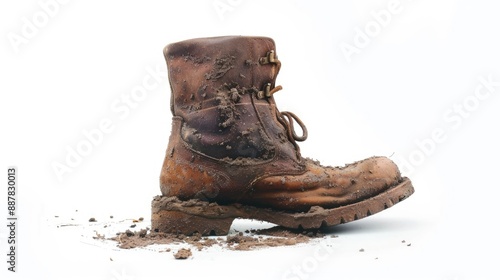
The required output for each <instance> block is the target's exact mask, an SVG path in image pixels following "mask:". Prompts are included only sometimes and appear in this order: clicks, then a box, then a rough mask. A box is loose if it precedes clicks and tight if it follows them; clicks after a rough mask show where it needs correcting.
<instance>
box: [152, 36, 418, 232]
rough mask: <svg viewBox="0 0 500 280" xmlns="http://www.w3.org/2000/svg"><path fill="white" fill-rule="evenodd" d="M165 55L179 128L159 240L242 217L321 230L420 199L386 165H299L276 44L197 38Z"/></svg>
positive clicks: (165, 177) (156, 223) (159, 200)
mask: <svg viewBox="0 0 500 280" xmlns="http://www.w3.org/2000/svg"><path fill="white" fill-rule="evenodd" d="M164 55H165V58H166V60H167V67H168V75H169V81H170V86H171V90H172V96H171V111H172V114H173V121H172V132H171V136H170V139H169V143H168V147H167V151H166V156H165V160H164V164H163V168H162V171H161V176H160V187H161V192H162V196H157V197H155V198H154V200H153V202H152V228H153V230H154V231H160V232H175V233H183V234H193V233H195V232H198V233H200V234H203V235H208V234H216V235H222V234H227V233H228V231H229V228H230V226H231V223H232V221H233V220H234V219H235V218H249V219H257V220H264V221H268V222H271V223H274V224H278V225H281V226H284V227H288V228H302V229H316V228H320V227H324V226H332V225H337V224H342V223H347V222H350V221H354V220H358V219H361V218H364V217H366V216H369V215H372V214H374V213H377V212H380V211H382V210H384V209H386V208H388V207H391V206H392V205H394V204H396V203H398V202H400V201H402V200H403V199H405V198H407V197H408V196H410V195H411V194H412V193H413V187H412V185H411V182H410V180H409V179H408V178H404V177H401V175H400V172H399V170H398V168H397V166H396V165H395V164H394V163H393V162H392V161H391V160H389V159H387V158H385V157H372V158H368V159H365V160H363V161H359V162H355V163H352V164H349V165H346V166H344V167H336V168H334V167H325V166H321V165H320V164H319V163H318V162H316V161H313V160H310V159H307V158H303V157H302V156H301V154H300V151H299V146H298V145H297V141H304V140H305V139H306V138H307V130H306V127H305V125H304V124H303V123H302V122H301V121H300V119H299V118H298V117H297V116H296V115H294V114H293V113H291V112H280V111H279V110H278V108H277V107H276V103H275V100H274V98H273V95H274V94H276V92H277V91H279V90H280V89H281V86H276V85H275V80H276V76H277V74H278V72H279V70H280V66H281V63H280V61H279V60H278V57H277V55H276V50H275V45H274V41H273V40H272V39H270V38H265V37H240V36H236V37H216V38H201V39H192V40H187V41H182V42H178V43H174V44H170V45H168V46H167V47H166V48H165V49H164ZM309 94H313V93H309ZM297 125H298V126H300V128H301V129H300V130H301V131H302V133H299V134H302V135H297V133H296V131H295V127H296V126H297Z"/></svg>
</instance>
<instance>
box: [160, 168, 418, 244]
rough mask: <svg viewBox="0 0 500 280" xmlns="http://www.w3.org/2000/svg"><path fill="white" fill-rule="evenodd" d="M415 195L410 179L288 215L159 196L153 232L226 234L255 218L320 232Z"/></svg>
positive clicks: (256, 208) (268, 209)
mask: <svg viewBox="0 0 500 280" xmlns="http://www.w3.org/2000/svg"><path fill="white" fill-rule="evenodd" d="M413 193H414V188H413V186H412V184H411V181H410V180H409V179H408V178H403V180H402V181H401V183H399V184H398V185H396V186H393V187H391V188H389V189H387V190H386V191H384V192H382V193H380V194H378V195H376V196H374V197H371V198H368V199H365V200H362V201H359V202H356V203H353V204H349V205H345V206H341V207H337V208H331V209H324V208H322V207H319V206H313V207H311V209H310V210H309V211H308V212H296V213H293V212H286V211H281V210H273V209H270V208H259V207H254V206H248V205H242V204H237V203H235V204H230V205H218V204H217V203H209V202H205V201H200V200H195V199H192V200H188V201H181V200H179V199H178V198H177V197H165V196H156V197H155V198H154V199H153V201H152V217H151V226H152V230H153V231H156V232H165V233H177V234H185V235H192V234H195V233H199V234H201V235H226V234H227V233H228V232H229V228H230V227H231V224H232V222H233V220H234V219H236V218H244V219H255V220H261V221H266V222H270V223H273V224H277V225H280V226H283V227H287V228H292V229H300V228H301V229H305V230H309V229H318V228H322V227H330V226H335V225H339V224H344V223H348V222H352V221H355V220H359V219H362V218H365V217H368V216H370V215H373V214H375V213H378V212H380V211H383V210H385V209H387V208H389V207H391V206H393V205H394V204H397V203H398V202H401V201H403V200H404V199H406V198H408V197H409V196H411V195H412V194H413Z"/></svg>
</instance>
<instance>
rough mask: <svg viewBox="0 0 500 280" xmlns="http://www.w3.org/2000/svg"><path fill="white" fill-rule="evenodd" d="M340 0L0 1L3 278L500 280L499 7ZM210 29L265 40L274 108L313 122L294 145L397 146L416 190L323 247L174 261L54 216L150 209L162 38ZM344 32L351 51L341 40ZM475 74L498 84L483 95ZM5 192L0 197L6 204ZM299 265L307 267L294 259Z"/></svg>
mask: <svg viewBox="0 0 500 280" xmlns="http://www.w3.org/2000/svg"><path fill="white" fill-rule="evenodd" d="M333 2H334V1H329V2H327V1H302V0H300V1H299V0H295V1H269V0H268V1H249V0H206V1H140V2H139V1H76V0H75V1H71V0H70V1H66V2H64V3H63V1H62V0H61V1H60V2H54V0H53V1H49V0H40V1H31V0H30V1H15V2H14V1H9V2H8V3H7V1H3V2H2V4H0V21H1V25H0V28H1V30H0V33H1V34H2V37H1V38H2V39H1V40H0V56H1V57H0V71H1V73H0V74H1V77H2V80H1V83H0V88H1V97H2V98H1V102H0V116H1V117H0V129H1V131H2V132H1V138H0V167H1V168H2V169H3V171H1V172H3V173H4V174H5V175H2V178H4V179H2V182H3V183H2V184H4V185H6V184H5V182H6V173H7V167H8V166H11V165H15V166H17V167H18V175H19V182H18V183H19V187H18V200H19V203H18V212H17V215H18V217H19V223H20V225H19V227H18V239H19V240H18V241H19V249H18V256H19V262H18V273H16V274H14V273H10V272H7V264H6V262H4V259H6V256H5V254H6V252H7V247H6V245H7V243H6V241H5V237H6V236H7V230H6V229H7V228H6V226H0V233H1V237H2V238H1V245H0V249H1V255H2V256H4V257H0V260H1V262H0V263H2V265H0V271H1V274H2V275H4V274H5V275H6V276H7V277H8V278H7V279H110V280H111V279H149V278H150V277H152V276H156V277H159V278H163V279H173V278H177V277H181V276H182V275H183V276H184V277H187V278H188V279H194V278H193V277H204V278H206V279H229V278H231V279H259V278H260V279H444V280H451V279H454V280H456V279H498V277H499V275H500V273H499V272H498V269H497V266H498V256H497V255H498V252H499V249H500V246H499V243H498V236H499V233H500V232H499V230H498V217H497V216H496V214H497V213H498V209H497V208H496V206H498V202H497V201H498V195H499V194H500V193H499V191H498V188H499V187H500V186H499V183H498V180H496V179H495V175H496V174H498V173H497V172H498V161H497V158H498V157H499V156H500V150H499V148H498V143H500V137H499V134H498V120H499V117H500V114H499V110H498V108H499V105H500V96H499V95H500V85H499V84H498V82H496V81H500V68H499V67H500V64H499V63H500V51H499V50H500V39H499V38H500V37H499V35H500V34H499V27H500V17H499V16H498V11H499V8H500V6H499V5H498V4H496V3H495V2H494V1H450V0H445V1H431V0H420V1H417V0H415V1H409V0H400V1H387V0H381V1H356V2H355V3H352V2H347V1H335V2H342V3H333ZM44 3H52V4H51V5H44ZM54 3H55V5H54ZM381 11H382V12H381ZM387 13H389V14H390V17H387ZM382 15H385V17H384V16H382ZM377 18H378V21H377ZM360 33H363V34H364V35H360ZM220 35H259V36H269V37H272V38H274V39H275V41H276V44H277V54H278V56H279V58H280V60H281V61H282V63H283V64H282V70H281V73H280V75H279V77H278V81H277V84H280V85H282V86H283V87H284V89H283V90H282V91H280V92H278V93H277V95H276V100H277V103H278V106H279V109H280V110H282V111H285V110H289V111H292V112H294V113H296V114H297V115H298V116H300V117H301V118H302V120H303V121H304V122H305V123H306V125H307V127H308V129H309V134H310V137H309V139H308V140H307V141H306V142H304V143H302V144H301V151H302V153H303V155H304V156H308V157H312V158H315V159H319V160H321V162H322V163H324V164H328V165H343V164H344V163H348V162H352V161H356V160H359V159H362V158H366V157H369V156H372V155H385V156H392V157H391V158H392V159H394V160H395V161H396V162H398V163H399V164H400V166H401V169H402V171H403V173H404V175H406V176H408V177H410V178H411V179H412V181H413V184H414V186H415V189H416V193H415V194H414V195H413V196H412V197H411V198H410V199H408V200H407V201H404V202H402V203H401V204H398V205H397V206H395V207H394V208H391V209H389V210H387V211H385V212H383V213H380V214H377V215H375V216H373V217H370V218H368V219H365V220H361V221H357V222H354V223H351V224H346V225H342V226H339V227H337V228H336V229H333V230H332V234H337V235H339V237H338V238H336V239H332V241H331V242H332V243H331V244H332V247H331V248H333V250H332V251H329V252H328V254H327V255H326V257H324V258H323V256H324V255H321V256H322V258H321V259H318V255H317V254H315V252H316V253H317V252H318V250H319V249H318V248H320V249H321V248H323V247H321V246H322V245H321V244H322V243H321V242H319V243H318V242H316V243H314V242H313V243H311V244H309V245H301V246H295V247H287V248H270V249H262V250H257V251H251V252H232V251H227V250H212V251H210V250H209V251H206V252H196V253H197V254H195V256H194V258H192V259H190V260H186V261H183V262H179V261H175V260H174V259H173V258H172V256H171V254H170V253H163V254H161V253H157V252H149V251H147V250H142V251H141V250H135V251H125V252H122V251H117V250H116V249H114V248H113V247H110V246H107V247H106V246H103V247H99V246H98V245H95V244H94V245H88V244H86V243H85V242H82V239H81V236H80V233H79V231H78V230H73V231H71V230H62V229H61V230H55V229H54V226H53V225H52V224H51V221H52V220H54V216H55V215H58V216H60V217H66V218H75V219H80V220H79V222H85V221H86V220H88V218H89V217H96V218H97V219H98V220H103V219H105V218H107V217H109V215H115V216H117V217H123V218H124V219H125V218H137V217H139V216H144V217H146V218H149V211H150V209H149V206H150V201H151V198H152V197H153V196H154V195H157V194H159V186H158V177H159V173H160V169H161V164H162V161H163V156H164V151H165V149H166V146H167V141H168V136H169V133H170V118H171V114H170V111H169V97H170V89H169V86H168V82H167V79H166V66H165V63H164V58H163V55H162V48H163V47H164V46H165V45H166V44H168V43H171V42H175V41H179V40H184V39H189V38H196V37H209V36H220ZM347 45H349V46H351V50H353V49H354V48H355V50H356V51H355V53H351V54H350V55H349V54H346V53H345V52H344V51H343V48H344V49H345V48H346V46H347ZM152 72H153V73H156V74H157V75H160V76H162V75H163V78H161V79H156V80H155V79H150V80H149V82H150V85H152V86H151V87H150V89H149V90H146V91H145V94H143V95H141V96H139V97H140V98H136V99H133V100H132V102H133V104H132V105H125V104H126V103H124V102H123V101H122V100H123V99H122V98H131V97H132V98H134V96H132V94H133V92H134V90H136V89H137V87H140V86H141V85H142V84H143V81H144V79H149V78H148V77H149V76H151V73H152ZM481 80H491V81H492V85H493V86H490V88H489V89H490V90H489V91H488V90H487V89H485V88H484V86H483V84H484V83H482V82H481ZM476 89H479V90H478V91H477V92H476ZM475 93H476V95H475ZM137 96H138V95H136V97H137ZM124 106H128V107H124ZM130 106H134V107H135V108H131V107H130ZM118 107H119V108H121V111H120V110H118ZM460 108H462V109H461V110H462V111H461V112H460V111H459V110H460ZM125 110H129V113H128V114H126V113H125V112H124V111H125ZM103 120H104V121H107V122H108V123H109V124H110V125H111V129H110V130H111V131H107V132H106V133H103V137H102V139H101V140H100V141H98V142H96V144H95V145H92V146H91V150H90V151H88V150H87V151H88V153H87V155H85V156H83V157H82V158H81V160H80V161H78V162H77V161H73V164H72V165H73V166H72V167H70V166H68V169H67V170H66V171H68V172H64V173H63V174H62V175H61V174H60V175H61V176H60V178H58V176H57V174H56V172H55V171H54V165H57V164H61V165H66V166H67V164H68V163H67V157H68V154H69V152H68V151H69V150H71V149H73V150H75V149H77V147H78V145H82V143H83V142H84V141H87V140H86V138H85V136H84V131H93V130H95V129H98V128H99V124H100V123H101V122H102V121H103ZM433 135H434V140H431V137H433ZM436 135H437V136H436ZM82 141H83V142H82ZM2 189H4V191H2V195H1V197H6V187H5V188H2ZM5 201H6V199H1V203H0V206H1V209H5V211H4V210H1V212H2V213H5V214H4V215H5V217H6V215H7V211H6V208H7V207H6V204H5ZM76 210H78V212H76ZM73 216H75V217H73ZM77 216H78V217H77ZM5 223H6V221H5ZM2 224H3V223H2ZM251 225H252V224H250V226H251ZM244 227H245V225H243V229H244ZM402 240H405V241H406V243H402V242H401V241H402ZM322 242H323V243H324V242H326V241H322ZM408 243H411V246H407V244H408ZM360 248H363V249H364V250H365V252H359V249H360ZM315 250H316V251H315ZM322 253H325V252H323V251H322ZM111 255H112V256H113V259H114V261H110V259H109V258H110V256H111ZM294 267H295V268H296V267H299V268H301V269H302V271H303V274H296V273H294V272H292V269H293V268H294ZM304 271H305V272H304ZM2 279H6V278H5V277H4V276H2Z"/></svg>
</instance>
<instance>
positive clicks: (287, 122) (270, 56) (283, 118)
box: [257, 51, 307, 158]
mask: <svg viewBox="0 0 500 280" xmlns="http://www.w3.org/2000/svg"><path fill="white" fill-rule="evenodd" d="M259 62H260V64H268V63H273V64H276V66H277V70H276V75H275V77H274V78H276V76H278V73H279V71H280V69H281V61H279V60H278V58H277V57H276V55H275V53H274V51H270V52H268V53H267V55H266V56H265V57H261V58H260V60H259ZM282 89H283V87H282V86H276V87H272V85H271V83H267V84H266V85H265V87H264V89H263V90H262V91H259V92H258V93H257V97H258V98H270V97H272V96H273V94H275V93H276V92H278V91H280V90H282ZM276 118H277V119H278V121H279V122H280V123H281V124H282V125H283V127H284V128H285V130H286V132H287V136H288V139H289V140H290V142H292V144H293V146H294V147H295V149H296V151H297V157H299V158H300V147H299V145H298V144H297V141H299V142H302V141H305V140H306V139H307V128H306V126H305V124H304V123H303V122H302V120H301V119H300V118H299V117H297V115H295V114H294V113H292V112H288V111H285V112H280V111H279V110H278V109H277V108H276ZM294 121H295V122H296V123H297V124H298V125H299V126H300V129H301V130H302V135H301V136H298V135H297V133H295V129H294V127H293V123H294Z"/></svg>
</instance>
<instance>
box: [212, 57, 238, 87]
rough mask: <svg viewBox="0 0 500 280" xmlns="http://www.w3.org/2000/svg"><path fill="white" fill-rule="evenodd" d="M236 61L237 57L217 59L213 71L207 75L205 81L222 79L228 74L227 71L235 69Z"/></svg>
mask: <svg viewBox="0 0 500 280" xmlns="http://www.w3.org/2000/svg"><path fill="white" fill-rule="evenodd" d="M234 60H235V57H234V56H230V55H225V56H222V57H220V58H216V59H215V62H214V67H213V69H212V71H210V72H209V73H206V74H205V79H207V80H212V81H215V80H217V79H219V78H221V77H222V76H224V75H225V74H226V73H227V71H229V70H231V69H233V68H234Z"/></svg>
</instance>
